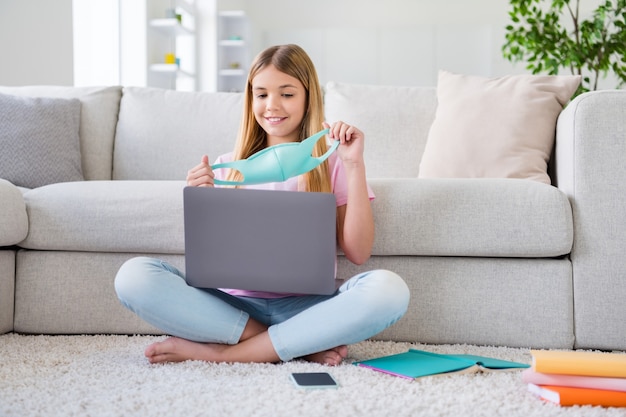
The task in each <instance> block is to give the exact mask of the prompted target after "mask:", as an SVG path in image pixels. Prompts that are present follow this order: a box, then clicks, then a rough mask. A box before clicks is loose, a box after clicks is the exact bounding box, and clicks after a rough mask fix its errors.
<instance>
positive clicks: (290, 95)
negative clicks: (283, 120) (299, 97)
mask: <svg viewBox="0 0 626 417" xmlns="http://www.w3.org/2000/svg"><path fill="white" fill-rule="evenodd" d="M283 97H293V94H289V93H285V94H283Z"/></svg>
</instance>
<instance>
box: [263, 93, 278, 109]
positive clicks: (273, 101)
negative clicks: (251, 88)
mask: <svg viewBox="0 0 626 417" xmlns="http://www.w3.org/2000/svg"><path fill="white" fill-rule="evenodd" d="M265 107H266V109H267V110H276V109H278V107H279V100H278V99H277V98H276V96H274V95H269V96H267V100H266V101H265Z"/></svg>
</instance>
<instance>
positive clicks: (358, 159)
mask: <svg viewBox="0 0 626 417" xmlns="http://www.w3.org/2000/svg"><path fill="white" fill-rule="evenodd" d="M324 127H325V128H327V129H329V132H328V137H329V138H330V139H334V140H338V141H339V143H340V145H339V148H337V154H338V155H339V158H341V160H342V161H343V162H344V164H347V163H359V164H360V163H363V149H364V142H365V135H364V134H363V132H361V131H360V130H359V129H357V128H356V127H354V126H350V125H349V124H346V123H344V122H341V121H339V122H336V123H333V124H332V126H331V125H330V124H328V123H326V122H324Z"/></svg>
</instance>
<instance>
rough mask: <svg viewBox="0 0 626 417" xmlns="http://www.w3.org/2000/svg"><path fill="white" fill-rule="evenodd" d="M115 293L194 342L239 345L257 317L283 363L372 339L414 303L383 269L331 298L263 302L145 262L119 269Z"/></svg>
mask: <svg viewBox="0 0 626 417" xmlns="http://www.w3.org/2000/svg"><path fill="white" fill-rule="evenodd" d="M115 290H116V292H117V295H118V297H119V299H120V301H121V302H122V304H123V305H124V306H126V307H127V308H128V309H130V310H131V311H133V312H134V313H135V314H137V315H138V316H139V317H141V318H142V319H143V320H145V321H147V322H148V323H150V324H152V325H153V326H155V327H157V328H159V329H161V330H162V331H164V332H166V333H168V334H170V335H173V336H177V337H181V338H184V339H187V340H192V341H196V342H205V343H207V342H212V343H222V344H236V343H238V342H239V338H240V337H241V334H242V333H243V330H244V327H245V326H246V323H247V322H248V319H249V318H250V317H252V318H254V319H255V320H257V321H259V322H261V323H263V324H265V325H267V326H268V332H269V336H270V340H271V341H272V344H273V346H274V349H275V350H276V353H277V354H278V356H279V357H280V359H281V360H283V361H288V360H290V359H293V358H298V357H301V356H305V355H309V354H311V353H315V352H321V351H324V350H328V349H331V348H334V347H336V346H340V345H348V344H352V343H357V342H360V341H362V340H365V339H367V338H369V337H371V336H374V335H375V334H377V333H379V332H381V331H382V330H384V329H385V328H387V327H389V326H391V325H392V324H393V323H395V322H396V321H398V320H399V319H400V318H401V317H402V316H403V315H404V313H405V312H406V309H407V307H408V303H409V289H408V287H407V285H406V283H405V282H404V281H403V280H402V278H400V277H399V276H398V275H396V274H395V273H393V272H390V271H386V270H374V271H369V272H364V273H362V274H359V275H356V276H354V277H353V278H351V279H350V280H347V281H346V282H345V283H344V284H343V285H342V286H341V287H340V288H339V289H338V290H337V292H335V294H333V295H305V296H297V297H285V298H274V299H265V298H250V297H236V296H232V295H230V294H227V293H225V292H223V291H220V290H216V289H199V288H194V287H190V286H188V285H187V283H186V282H185V279H184V274H183V273H182V272H181V271H179V270H178V269H176V268H175V267H174V266H172V265H170V264H168V263H167V262H164V261H161V260H158V259H153V258H146V257H139V258H133V259H130V260H128V261H127V262H126V263H124V265H122V267H121V268H120V270H119V271H118V273H117V276H116V278H115Z"/></svg>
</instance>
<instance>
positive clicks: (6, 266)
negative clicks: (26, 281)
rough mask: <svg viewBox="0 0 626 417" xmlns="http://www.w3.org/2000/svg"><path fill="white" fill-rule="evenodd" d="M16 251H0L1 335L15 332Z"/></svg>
mask: <svg viewBox="0 0 626 417" xmlns="http://www.w3.org/2000/svg"><path fill="white" fill-rule="evenodd" d="M14 313H15V251H12V250H0V334H2V333H6V332H10V331H12V330H13V317H14Z"/></svg>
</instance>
